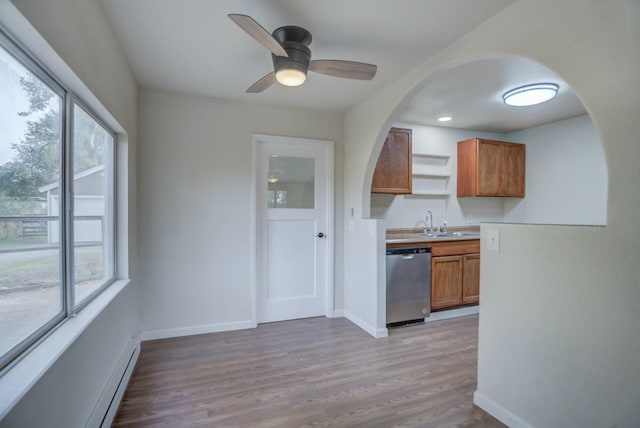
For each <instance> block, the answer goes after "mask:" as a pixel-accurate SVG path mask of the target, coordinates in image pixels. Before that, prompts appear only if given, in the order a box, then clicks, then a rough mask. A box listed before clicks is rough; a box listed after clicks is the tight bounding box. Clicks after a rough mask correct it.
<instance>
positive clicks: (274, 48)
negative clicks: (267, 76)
mask: <svg viewBox="0 0 640 428" xmlns="http://www.w3.org/2000/svg"><path fill="white" fill-rule="evenodd" d="M227 16H228V17H229V18H230V19H231V20H232V21H233V22H235V23H236V24H238V27H240V28H242V29H243V30H244V31H246V32H247V34H249V35H250V36H251V37H253V38H254V39H256V40H257V41H258V43H260V44H261V45H262V46H264V47H265V48H267V49H269V50H270V51H271V52H272V53H273V54H274V55H276V56H284V57H288V56H289V55H288V54H287V51H285V50H284V48H283V47H282V45H281V44H280V43H278V41H277V40H276V39H274V38H273V36H272V35H271V33H269V32H268V31H267V30H265V29H264V28H263V27H262V25H260V24H258V23H257V22H256V20H255V19H253V18H252V17H250V16H248V15H239V14H237V13H231V14H229V15H227Z"/></svg>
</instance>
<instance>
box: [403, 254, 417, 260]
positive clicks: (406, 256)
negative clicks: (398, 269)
mask: <svg viewBox="0 0 640 428" xmlns="http://www.w3.org/2000/svg"><path fill="white" fill-rule="evenodd" d="M414 256H415V255H414V254H402V255H401V256H400V258H401V259H402V260H413V257H414Z"/></svg>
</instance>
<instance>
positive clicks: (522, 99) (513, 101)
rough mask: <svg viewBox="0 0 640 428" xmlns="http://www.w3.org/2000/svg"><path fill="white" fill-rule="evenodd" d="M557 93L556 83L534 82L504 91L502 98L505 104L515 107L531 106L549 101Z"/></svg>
mask: <svg viewBox="0 0 640 428" xmlns="http://www.w3.org/2000/svg"><path fill="white" fill-rule="evenodd" d="M557 93H558V85H556V84H555V83H536V84H533V85H525V86H520V87H519V88H515V89H512V90H510V91H508V92H505V93H504V95H503V96H502V100H503V101H504V102H505V104H508V105H510V106H516V107H525V106H533V105H536V104H540V103H543V102H545V101H549V100H550V99H551V98H553V97H555V96H556V94H557Z"/></svg>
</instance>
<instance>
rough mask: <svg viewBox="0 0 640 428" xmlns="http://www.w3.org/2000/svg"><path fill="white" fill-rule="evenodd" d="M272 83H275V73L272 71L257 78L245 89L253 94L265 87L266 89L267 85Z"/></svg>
mask: <svg viewBox="0 0 640 428" xmlns="http://www.w3.org/2000/svg"><path fill="white" fill-rule="evenodd" d="M274 83H276V73H274V72H273V71H272V72H271V73H269V74H267V75H266V76H264V77H263V78H261V79H260V80H258V81H257V82H256V83H254V84H253V85H251V86H250V87H249V89H247V92H248V93H250V94H255V93H256V92H262V91H264V90H265V89H267V88H268V87H269V86H271V85H273V84H274Z"/></svg>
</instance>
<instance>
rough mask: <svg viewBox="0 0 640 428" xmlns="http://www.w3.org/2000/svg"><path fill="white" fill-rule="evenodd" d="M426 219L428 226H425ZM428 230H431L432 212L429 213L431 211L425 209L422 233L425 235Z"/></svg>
mask: <svg viewBox="0 0 640 428" xmlns="http://www.w3.org/2000/svg"><path fill="white" fill-rule="evenodd" d="M427 220H428V221H429V223H428V224H429V226H428V227H427ZM429 232H433V214H431V211H427V215H426V217H425V218H424V234H425V235H426V234H427V233H429Z"/></svg>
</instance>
